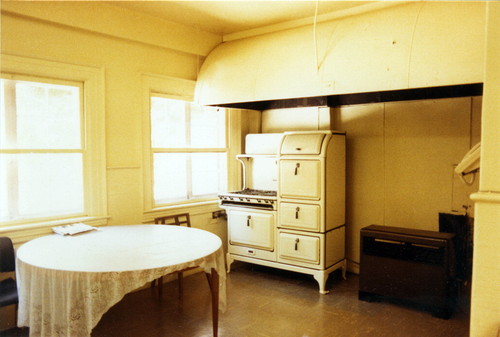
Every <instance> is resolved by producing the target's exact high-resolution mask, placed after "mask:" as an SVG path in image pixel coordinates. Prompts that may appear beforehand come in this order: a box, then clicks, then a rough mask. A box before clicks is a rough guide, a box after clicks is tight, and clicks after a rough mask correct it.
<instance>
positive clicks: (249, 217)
mask: <svg viewBox="0 0 500 337" xmlns="http://www.w3.org/2000/svg"><path fill="white" fill-rule="evenodd" d="M250 220H252V216H251V215H249V216H247V227H250Z"/></svg>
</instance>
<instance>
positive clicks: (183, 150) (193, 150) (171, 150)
mask: <svg viewBox="0 0 500 337" xmlns="http://www.w3.org/2000/svg"><path fill="white" fill-rule="evenodd" d="M153 98H167V99H174V100H177V101H184V102H185V103H184V113H185V119H184V123H183V124H184V127H185V132H183V134H184V137H185V139H184V144H185V146H184V147H155V146H153V145H152V144H153V143H154V140H153V138H154V135H153V132H154V126H153V125H152V123H153V121H152V120H153V119H152V117H151V114H152V113H153V112H152V107H151V106H152V100H153ZM149 102H150V108H149V111H148V115H149V125H150V130H151V131H150V142H151V147H150V150H149V152H150V163H151V177H152V179H151V181H152V188H151V193H152V203H153V204H152V206H153V207H161V206H166V205H170V204H178V203H182V202H188V203H189V202H193V201H199V200H203V199H213V198H214V197H215V196H216V194H217V192H214V193H207V194H196V193H195V192H194V187H193V182H194V180H193V179H195V177H194V176H195V173H194V172H193V167H192V166H191V165H192V161H193V157H192V155H193V154H194V155H196V154H204V153H206V154H225V158H224V169H223V170H222V171H220V169H219V170H218V173H217V175H218V177H217V184H218V186H220V185H221V183H222V184H224V186H225V185H226V184H227V179H226V177H227V153H228V147H227V143H228V137H227V135H228V124H229V123H228V113H227V111H226V110H225V109H224V112H223V113H224V130H223V133H224V135H223V137H224V138H223V144H221V145H222V146H220V147H207V148H200V147H194V146H190V145H191V139H192V138H191V132H192V126H193V125H192V124H191V115H192V114H191V112H192V103H191V102H189V101H188V100H186V98H185V97H174V96H172V95H161V94H159V93H158V92H150V94H149ZM199 108H203V107H199ZM214 136H217V135H214ZM217 137H218V136H217ZM161 154H165V155H168V154H178V155H183V154H185V155H186V157H185V158H186V159H185V160H186V163H185V166H186V167H185V176H181V178H182V180H183V182H182V186H183V187H182V188H181V187H179V189H182V190H183V192H182V193H179V195H178V196H177V197H171V198H161V197H158V194H159V192H158V189H159V187H158V186H157V184H158V183H159V182H158V180H160V179H159V178H158V177H157V176H156V174H157V173H156V171H155V166H156V163H155V157H157V156H158V155H161ZM179 158H180V157H179ZM219 160H220V159H219ZM183 165H184V163H183ZM218 190H220V188H218ZM181 195H182V196H181Z"/></svg>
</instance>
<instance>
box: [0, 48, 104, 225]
mask: <svg viewBox="0 0 500 337" xmlns="http://www.w3.org/2000/svg"><path fill="white" fill-rule="evenodd" d="M1 67H2V68H1V70H2V77H1V79H0V226H5V227H8V226H11V225H18V224H24V225H29V226H23V227H22V228H24V229H29V228H34V227H32V226H35V227H43V226H52V225H53V224H64V223H73V222H76V221H86V222H87V223H89V224H92V225H101V224H104V223H106V219H107V207H106V204H107V203H106V166H105V139H104V118H105V115H104V80H103V79H104V76H103V74H104V73H103V70H102V69H101V68H93V67H84V66H76V65H70V64H62V63H58V62H50V61H44V60H35V59H30V58H24V57H17V56H11V55H2V64H1Z"/></svg>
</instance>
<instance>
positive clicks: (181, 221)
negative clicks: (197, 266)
mask: <svg viewBox="0 0 500 337" xmlns="http://www.w3.org/2000/svg"><path fill="white" fill-rule="evenodd" d="M155 224H157V225H170V226H182V225H186V226H187V227H191V220H190V218H189V213H182V214H175V215H168V216H162V217H158V218H155ZM189 269H194V268H188V269H184V270H180V271H177V272H175V273H176V274H177V282H178V284H179V299H182V295H183V293H184V282H183V275H182V272H183V271H186V270H189ZM155 283H158V295H159V297H160V299H161V298H162V296H163V276H162V277H160V278H159V279H157V280H154V281H153V282H151V287H154V286H155Z"/></svg>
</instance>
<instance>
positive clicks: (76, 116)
mask: <svg viewBox="0 0 500 337" xmlns="http://www.w3.org/2000/svg"><path fill="white" fill-rule="evenodd" d="M1 90H2V102H3V103H2V104H1V116H0V117H1V118H0V123H1V131H2V136H1V138H0V147H1V148H3V149H80V148H81V147H82V144H81V130H80V118H81V117H80V107H81V105H80V88H79V87H77V86H68V85H55V84H46V83H37V82H27V81H17V80H7V79H2V80H1Z"/></svg>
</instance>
